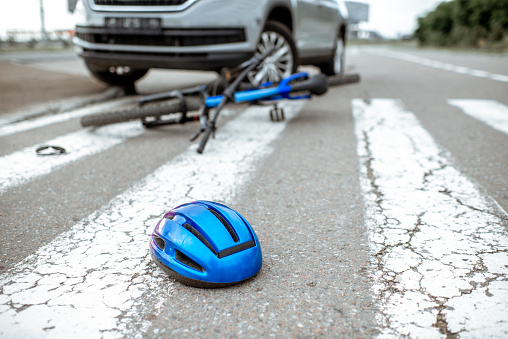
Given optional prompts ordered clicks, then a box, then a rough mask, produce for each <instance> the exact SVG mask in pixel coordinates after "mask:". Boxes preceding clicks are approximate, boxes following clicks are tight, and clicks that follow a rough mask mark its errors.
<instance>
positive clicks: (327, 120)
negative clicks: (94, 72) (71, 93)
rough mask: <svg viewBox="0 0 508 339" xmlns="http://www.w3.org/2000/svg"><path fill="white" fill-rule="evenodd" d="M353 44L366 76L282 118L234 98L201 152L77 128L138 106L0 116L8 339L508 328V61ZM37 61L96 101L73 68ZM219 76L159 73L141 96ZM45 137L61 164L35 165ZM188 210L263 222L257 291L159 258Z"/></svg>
mask: <svg viewBox="0 0 508 339" xmlns="http://www.w3.org/2000/svg"><path fill="white" fill-rule="evenodd" d="M348 52H349V54H348V65H349V66H348V72H358V73H360V75H361V77H362V80H361V82H360V83H359V84H355V85H350V86H345V87H340V88H331V89H330V90H329V92H328V93H327V94H326V95H324V96H322V97H315V98H313V99H312V100H310V101H308V102H305V103H303V102H289V103H284V104H283V105H284V109H285V110H286V113H287V116H288V118H287V119H286V121H284V122H280V123H272V122H269V121H268V112H267V108H260V107H250V108H248V107H247V106H245V105H238V106H229V107H228V110H227V112H225V113H226V114H224V117H223V118H222V119H221V121H220V124H219V129H218V131H217V137H216V139H212V140H210V142H209V145H208V146H207V148H206V150H205V154H203V155H197V154H196V152H195V147H196V146H195V145H190V143H189V138H190V137H191V136H192V135H193V134H194V133H195V131H196V128H197V126H196V125H192V124H188V125H183V126H170V127H164V128H160V129H155V130H144V129H143V128H141V127H140V125H139V124H138V123H137V122H134V123H126V124H117V125H113V126H109V127H103V128H99V129H82V128H81V127H80V125H79V116H80V115H82V114H86V113H88V112H91V111H101V110H106V109H111V108H112V107H116V106H121V105H129V104H132V100H133V98H125V97H120V98H115V99H109V100H107V101H106V102H103V103H100V104H99V103H98V104H92V105H89V106H86V107H85V108H79V109H78V108H76V109H73V110H71V111H70V112H67V113H59V114H53V115H50V116H49V117H50V118H52V119H56V120H49V119H48V116H45V117H39V118H34V119H31V120H27V121H22V122H18V123H15V124H13V123H12V122H9V121H7V120H6V119H4V120H3V121H2V125H0V184H1V186H0V199H1V202H0V224H1V227H0V243H1V244H2V246H0V262H1V264H0V266H1V267H0V273H1V275H0V337H5V338H14V337H16V338H18V337H23V336H24V337H28V338H32V337H33V338H35V337H44V336H46V337H64V336H69V335H73V336H75V337H87V338H91V337H98V338H100V337H102V338H109V337H135V336H140V337H172V336H177V337H181V336H184V337H185V336H200V337H248V336H255V337H267V336H271V335H273V336H277V337H319V336H325V337H365V338H372V337H376V336H377V335H382V336H383V337H401V336H404V335H408V336H410V337H415V338H419V337H443V338H446V337H461V338H462V337H482V338H483V337H495V338H502V337H506V336H508V322H507V320H506V319H508V303H507V300H508V295H507V291H508V284H507V277H508V271H507V267H508V266H507V265H508V233H507V231H508V229H507V227H508V216H507V214H506V212H505V211H507V210H508V174H507V172H506V167H507V165H508V135H507V134H508V127H507V126H508V122H507V119H508V118H507V117H508V98H507V97H506V93H508V57H507V56H506V55H487V54H474V53H459V52H443V51H428V50H413V49H392V48H385V47H360V48H358V47H354V48H351V49H350V50H349V51H348ZM27 63H28V65H26V64H25V65H20V64H19V61H18V64H16V67H30V68H32V69H37V70H41V71H43V72H50V73H52V74H54V73H59V74H60V73H61V74H64V73H65V74H66V75H65V76H69V77H72V78H73V81H76V82H79V83H80V84H81V85H82V86H85V88H86V89H87V90H89V91H91V92H90V93H89V92H86V93H87V94H94V95H95V94H100V93H102V92H103V87H101V86H102V85H101V84H99V83H96V82H94V81H93V80H90V79H89V78H86V73H85V72H84V71H83V68H82V66H80V64H79V62H77V61H76V60H74V59H72V58H67V59H65V60H59V61H44V60H43V61H40V62H36V63H34V62H33V61H27ZM59 63H62V64H59ZM62 65H65V67H64V69H63V70H62V69H61V68H59V66H62ZM48 74H49V73H48ZM212 77H213V75H212V74H210V73H199V72H167V71H164V72H153V73H151V74H150V75H149V76H148V77H147V78H146V79H145V80H143V82H142V83H140V84H139V86H138V89H139V91H140V92H141V93H142V94H147V93H154V92H157V91H162V90H169V89H173V88H178V87H183V86H189V85H193V84H196V83H200V82H207V81H209V80H210V79H211V78H212ZM56 99H58V100H60V99H61V98H56ZM13 105H14V104H13ZM101 105H102V106H101ZM26 107H28V106H26V105H24V106H23V107H20V106H16V109H15V110H16V111H18V113H19V110H18V109H26ZM13 110H14V109H13ZM10 113H12V112H6V114H5V116H9V117H12V114H10ZM20 114H21V113H20ZM65 114H67V115H65ZM63 116H65V118H61V119H59V118H58V117H63ZM0 118H1V117H0ZM43 119H48V120H43ZM35 124H38V125H35ZM43 144H53V145H57V146H61V147H64V148H66V150H67V151H68V153H67V154H65V155H60V156H48V157H37V156H36V155H35V149H36V147H37V146H40V145H43ZM189 145H190V146H189ZM197 199H208V200H215V201H219V202H223V203H226V204H228V205H229V206H230V207H232V208H234V209H236V210H237V211H239V212H240V213H241V214H242V215H243V216H244V217H245V218H246V219H247V220H248V221H249V222H250V223H251V224H252V226H253V228H254V230H255V231H256V233H257V235H258V237H259V240H260V243H261V246H262V250H263V259H264V260H263V268H262V270H261V271H260V273H259V274H258V275H257V276H256V277H255V278H254V279H252V280H250V281H248V282H247V283H244V284H241V285H238V286H235V287H232V288H227V289H217V290H202V289H195V288H190V287H186V286H184V285H181V284H179V283H177V282H174V281H173V280H171V279H170V278H168V277H167V276H166V275H165V274H164V273H163V272H162V271H161V270H159V269H158V268H157V267H156V266H155V265H154V264H153V263H152V262H151V260H150V258H149V256H148V254H147V253H148V252H147V248H148V246H147V244H148V239H149V235H150V234H151V231H152V230H153V227H154V226H155V224H156V222H157V220H158V218H159V217H160V216H161V215H163V214H164V212H166V211H167V210H169V209H170V208H172V207H175V206H176V205H179V204H181V203H184V202H188V201H192V200H197ZM485 315H488V316H485Z"/></svg>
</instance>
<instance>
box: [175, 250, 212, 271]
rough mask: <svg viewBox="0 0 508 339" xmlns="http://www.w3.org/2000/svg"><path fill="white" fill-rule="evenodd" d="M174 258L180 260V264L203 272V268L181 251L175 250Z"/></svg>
mask: <svg viewBox="0 0 508 339" xmlns="http://www.w3.org/2000/svg"><path fill="white" fill-rule="evenodd" d="M175 259H176V260H178V261H179V262H181V263H182V264H184V265H186V266H189V267H190V268H193V269H195V270H196V271H200V272H204V271H205V270H204V269H203V267H201V266H200V265H199V264H198V263H196V262H195V261H194V260H192V259H191V258H189V257H188V256H186V255H185V254H183V253H182V252H180V251H178V250H175Z"/></svg>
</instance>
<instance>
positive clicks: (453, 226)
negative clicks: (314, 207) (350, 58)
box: [353, 99, 508, 338]
mask: <svg viewBox="0 0 508 339" xmlns="http://www.w3.org/2000/svg"><path fill="white" fill-rule="evenodd" d="M353 107H354V109H353V111H354V115H355V129H356V135H357V139H358V148H357V150H358V155H359V158H360V173H361V175H360V182H361V186H362V191H363V192H364V205H365V218H366V224H367V226H368V229H369V231H370V243H371V248H372V251H373V265H374V267H375V272H374V273H373V278H374V282H375V285H374V292H375V296H376V298H377V299H378V302H379V305H380V309H381V315H380V317H379V320H380V326H381V327H382V328H383V329H382V333H383V334H384V335H386V336H396V337H400V336H408V335H410V336H415V337H419V336H424V337H428V336H431V337H444V338H457V337H458V336H459V335H461V334H463V333H467V334H468V335H472V336H482V335H481V333H484V332H482V329H483V328H484V327H485V326H487V327H488V325H485V324H484V323H482V321H484V322H487V323H488V324H489V325H490V326H491V331H493V333H498V334H500V333H505V334H506V333H507V332H508V322H507V320H506V317H504V316H503V314H504V315H506V314H507V313H506V312H507V311H508V309H507V307H506V305H505V304H503V298H505V295H506V292H505V291H506V281H507V279H506V276H507V275H508V269H507V266H506V265H504V266H503V264H502V263H503V262H508V252H507V251H508V241H507V237H506V232H505V226H503V223H505V222H506V220H507V219H506V213H505V212H504V211H502V210H496V209H495V207H496V206H489V204H488V203H487V199H486V198H484V197H483V196H482V195H481V193H480V191H479V189H478V188H477V187H476V185H475V184H474V183H473V182H471V181H469V180H468V179H467V178H465V177H464V176H463V175H462V174H461V173H460V172H458V171H457V170H456V169H455V168H454V166H453V165H452V162H451V161H450V160H449V159H450V156H449V155H448V154H447V153H446V152H445V151H443V150H441V149H440V148H439V147H438V146H437V145H436V144H435V143H434V141H433V140H432V137H430V135H428V133H427V132H425V130H424V129H423V128H421V127H420V125H419V123H418V122H417V120H416V119H415V117H414V116H413V115H412V113H410V112H407V111H405V110H404V109H403V107H402V106H401V105H400V103H398V102H395V103H393V102H390V101H389V100H381V99H374V100H372V101H371V105H369V106H367V105H365V103H363V102H362V101H360V100H358V101H353ZM486 297H487V299H485V298H486ZM483 313H490V314H492V313H494V314H498V315H497V316H494V317H492V319H486V320H485V319H484V317H482V315H483ZM474 314H476V315H477V316H476V317H475V316H474ZM476 319H481V320H477V321H476ZM432 328H434V330H432Z"/></svg>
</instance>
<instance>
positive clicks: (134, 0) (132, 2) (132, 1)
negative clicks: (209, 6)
mask: <svg viewBox="0 0 508 339" xmlns="http://www.w3.org/2000/svg"><path fill="white" fill-rule="evenodd" d="M186 2H187V0H94V4H96V5H99V6H179V5H182V4H184V3H186Z"/></svg>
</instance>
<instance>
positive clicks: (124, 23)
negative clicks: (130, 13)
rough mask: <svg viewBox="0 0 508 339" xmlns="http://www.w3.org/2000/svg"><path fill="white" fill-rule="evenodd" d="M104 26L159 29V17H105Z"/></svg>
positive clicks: (116, 28) (157, 30)
mask: <svg viewBox="0 0 508 339" xmlns="http://www.w3.org/2000/svg"><path fill="white" fill-rule="evenodd" d="M106 27H107V28H110V29H115V30H128V31H132V30H141V31H154V32H159V31H160V30H161V19H160V18H106Z"/></svg>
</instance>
